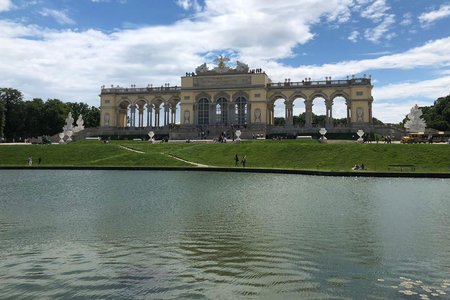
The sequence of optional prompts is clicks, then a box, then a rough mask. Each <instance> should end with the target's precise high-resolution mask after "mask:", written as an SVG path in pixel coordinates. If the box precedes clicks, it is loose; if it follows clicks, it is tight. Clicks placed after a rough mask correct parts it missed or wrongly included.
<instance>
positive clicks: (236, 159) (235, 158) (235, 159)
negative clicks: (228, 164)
mask: <svg viewBox="0 0 450 300" xmlns="http://www.w3.org/2000/svg"><path fill="white" fill-rule="evenodd" d="M240 162H241V165H242V167H243V168H245V164H246V163H247V156H246V155H244V157H242V160H241V161H240ZM234 166H235V167H238V166H239V156H238V155H237V153H236V155H235V156H234Z"/></svg>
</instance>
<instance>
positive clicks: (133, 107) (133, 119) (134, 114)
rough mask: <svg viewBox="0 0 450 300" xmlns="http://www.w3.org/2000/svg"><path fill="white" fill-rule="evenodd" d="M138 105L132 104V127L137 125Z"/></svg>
mask: <svg viewBox="0 0 450 300" xmlns="http://www.w3.org/2000/svg"><path fill="white" fill-rule="evenodd" d="M135 121H136V105H131V106H130V127H135V126H136V122H135Z"/></svg>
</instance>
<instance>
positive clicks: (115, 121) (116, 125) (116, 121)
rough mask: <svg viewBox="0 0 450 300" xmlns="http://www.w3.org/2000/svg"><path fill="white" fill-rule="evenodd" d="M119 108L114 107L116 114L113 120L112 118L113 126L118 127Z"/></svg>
mask: <svg viewBox="0 0 450 300" xmlns="http://www.w3.org/2000/svg"><path fill="white" fill-rule="evenodd" d="M119 115H120V114H119V108H118V107H117V108H116V115H115V118H114V119H115V120H114V127H119V125H120V123H119Z"/></svg>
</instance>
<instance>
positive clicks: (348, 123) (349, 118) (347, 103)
mask: <svg viewBox="0 0 450 300" xmlns="http://www.w3.org/2000/svg"><path fill="white" fill-rule="evenodd" d="M345 104H346V105H347V126H350V123H351V120H352V109H351V107H352V102H351V101H350V100H346V101H345Z"/></svg>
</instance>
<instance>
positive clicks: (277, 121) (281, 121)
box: [274, 117, 286, 126]
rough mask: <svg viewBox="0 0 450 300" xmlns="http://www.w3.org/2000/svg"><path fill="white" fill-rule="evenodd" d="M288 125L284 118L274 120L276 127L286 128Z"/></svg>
mask: <svg viewBox="0 0 450 300" xmlns="http://www.w3.org/2000/svg"><path fill="white" fill-rule="evenodd" d="M285 124H286V120H285V119H284V118H282V117H275V118H274V125H275V126H284V125H285Z"/></svg>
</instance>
